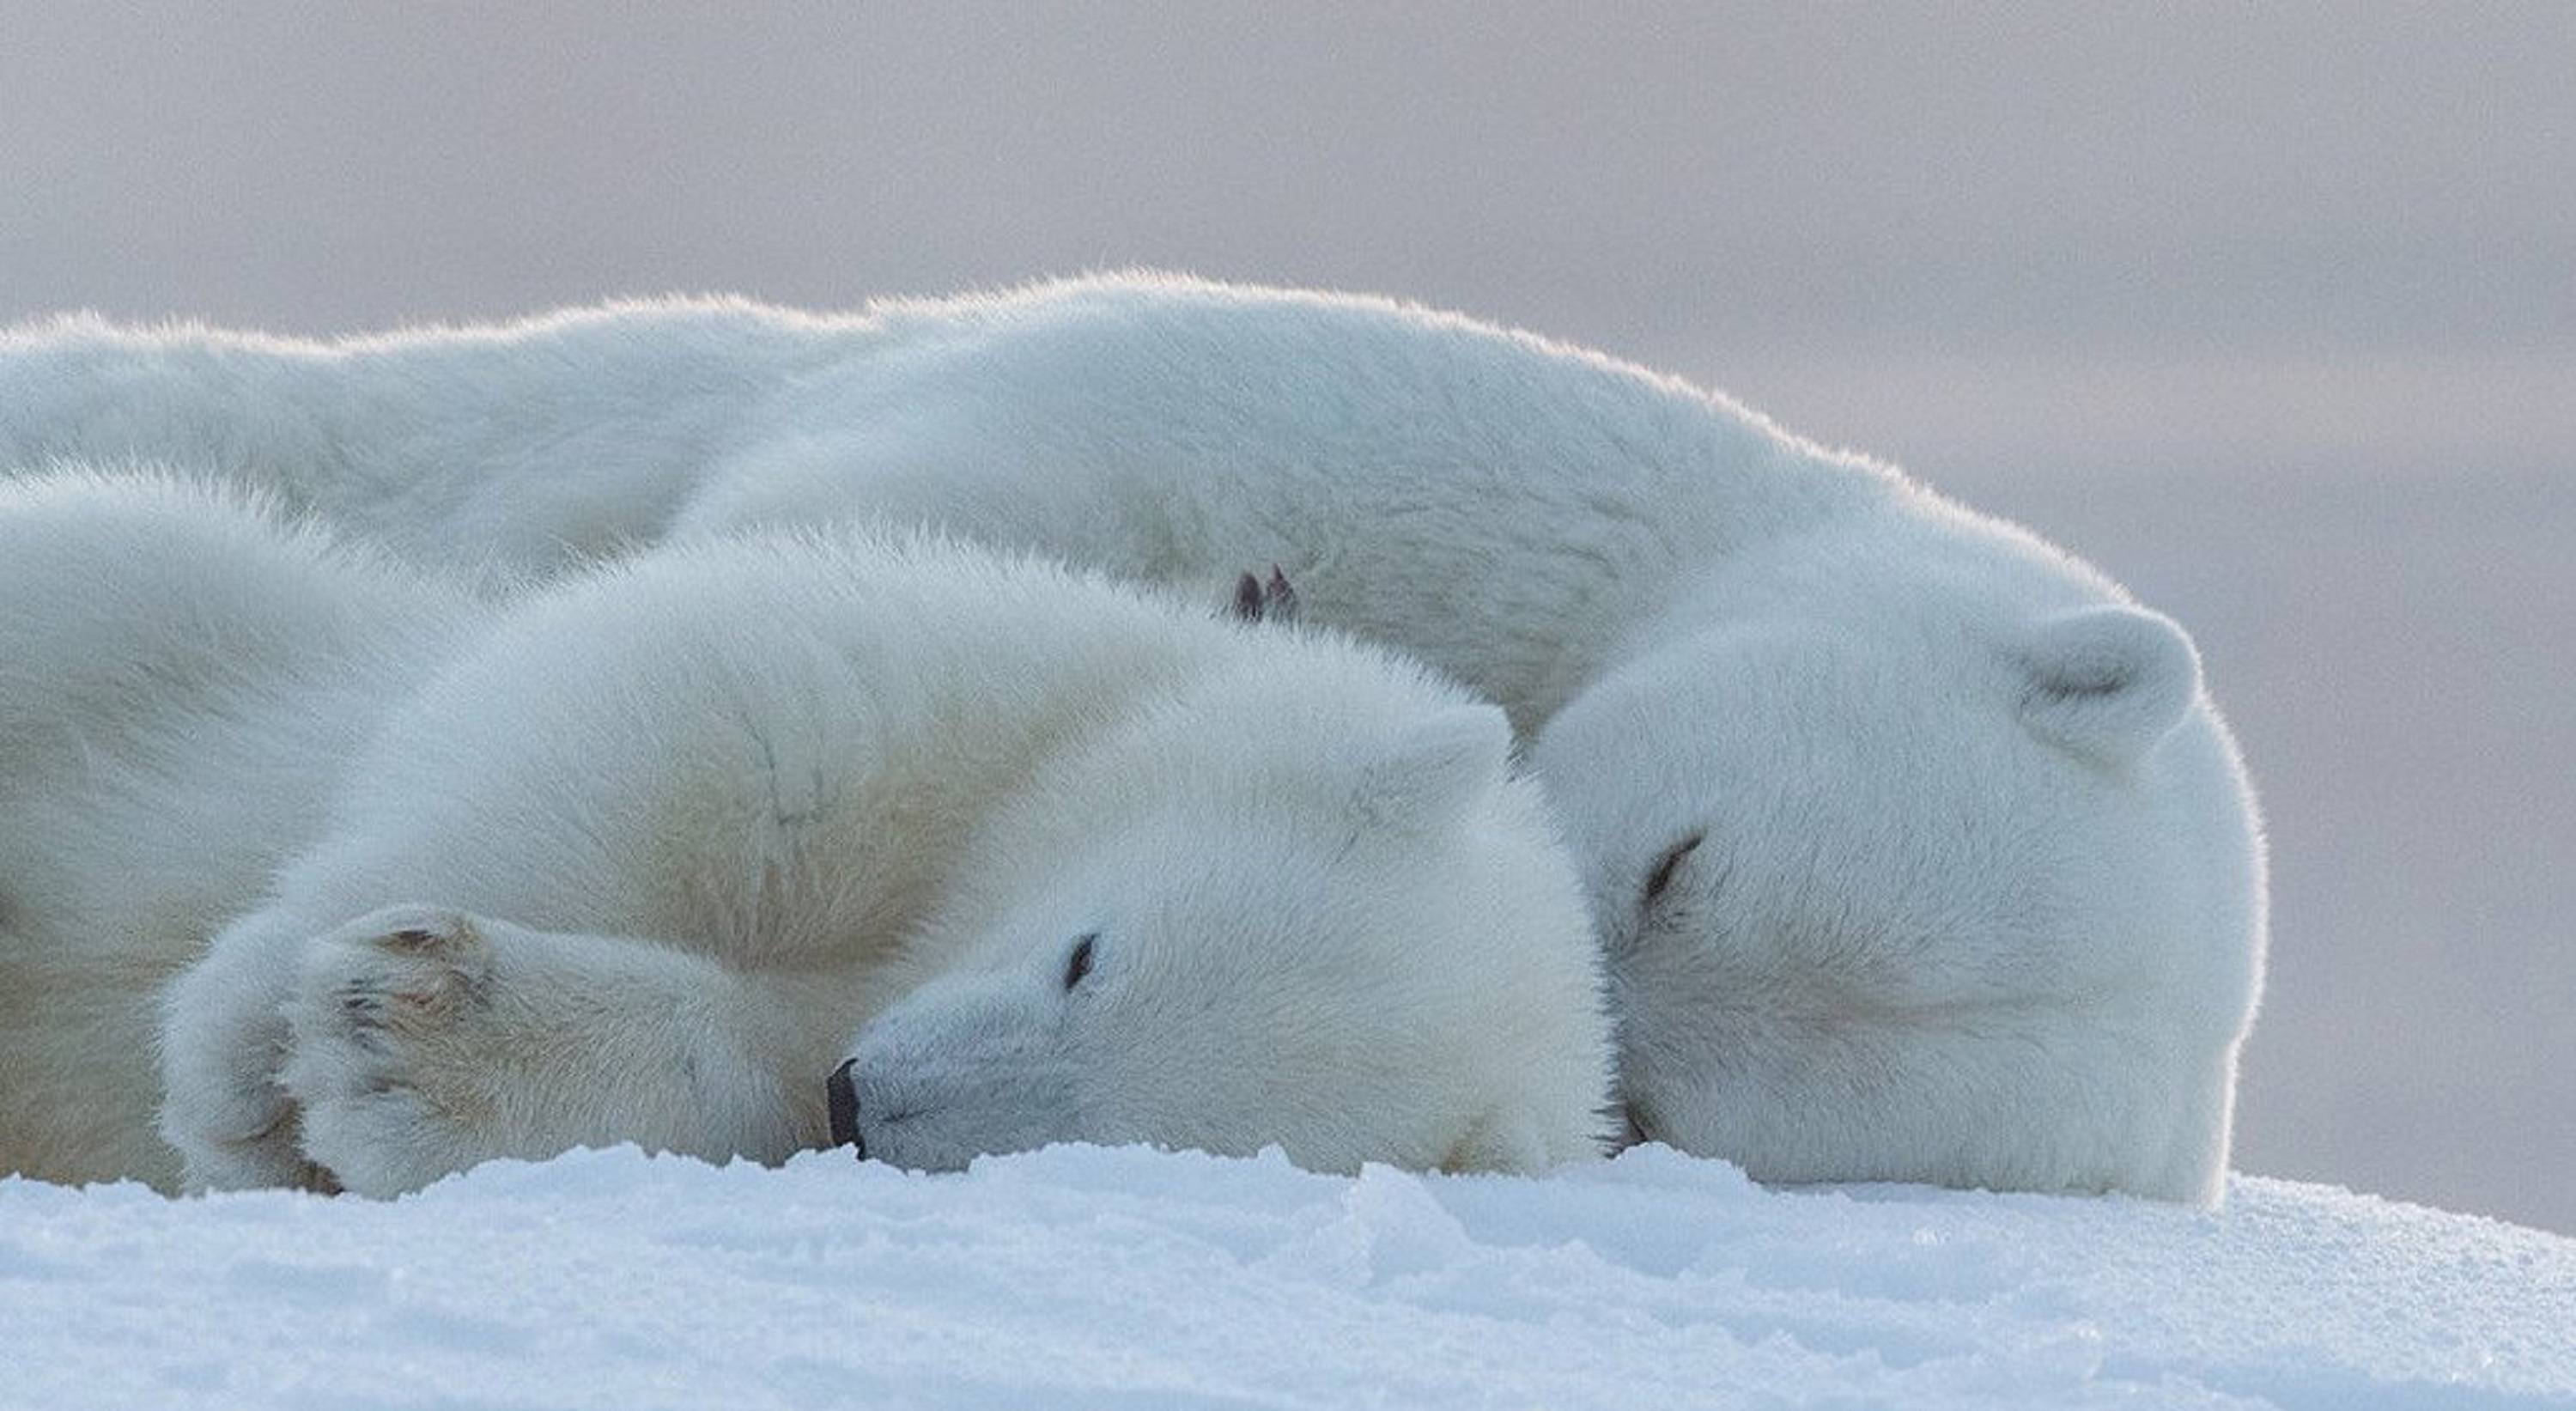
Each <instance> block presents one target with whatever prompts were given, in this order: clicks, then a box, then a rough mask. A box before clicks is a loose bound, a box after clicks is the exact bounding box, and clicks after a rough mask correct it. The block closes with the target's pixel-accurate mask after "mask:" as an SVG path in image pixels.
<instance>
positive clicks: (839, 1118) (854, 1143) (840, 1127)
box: [823, 1058, 868, 1161]
mask: <svg viewBox="0 0 2576 1411" xmlns="http://www.w3.org/2000/svg"><path fill="white" fill-rule="evenodd" d="M858 1066H859V1061H858V1060H857V1059H855V1058H851V1059H844V1060H842V1063H841V1066H840V1067H838V1068H835V1069H833V1070H832V1076H831V1077H829V1078H826V1079H824V1080H823V1098H824V1101H825V1103H826V1105H828V1106H829V1107H830V1109H831V1112H832V1145H834V1146H847V1147H856V1148H858V1153H859V1159H860V1160H862V1161H864V1160H866V1159H867V1156H868V1144H867V1143H866V1142H863V1141H861V1140H859V1085H858V1084H857V1083H855V1082H853V1081H851V1078H850V1070H851V1069H853V1068H856V1067H858Z"/></svg>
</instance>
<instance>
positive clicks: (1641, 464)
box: [0, 276, 2265, 1200]
mask: <svg viewBox="0 0 2576 1411" xmlns="http://www.w3.org/2000/svg"><path fill="white" fill-rule="evenodd" d="M55 457H79V458H97V457H137V458H145V459H154V460H165V461H171V462H176V463H180V464H189V465H201V466H203V465H211V466H213V467H215V468H217V469H218V470H219V471H220V472H221V473H223V474H225V475H228V476H230V477H234V478H237V479H240V480H243V481H247V482H250V483H255V484H258V485H261V486H265V487H268V488H270V489H272V490H274V491H275V492H277V493H279V494H280V495H282V496H284V497H285V498H287V499H288V500H289V501H291V502H292V503H295V504H298V505H302V506H308V507H311V508H314V509H316V510H318V511H320V512H322V513H324V514H327V515H329V516H330V517H332V518H334V519H336V520H338V521H340V522H341V523H344V524H346V525H349V526H351V527H353V528H355V529H357V530H359V531H361V532H364V533H366V534H370V535H373V536H375V537H376V538H378V539H380V540H382V541H384V542H386V543H388V544H391V545H393V546H395V547H396V548H397V549H399V550H401V551H403V552H406V553H409V554H412V555H415V556H418V557H419V558H421V559H423V560H426V561H431V562H437V563H441V564H449V565H454V564H460V563H461V564H483V565H487V566H490V567H492V568H495V569H498V570H524V569H535V570H540V571H542V570H547V569H552V568H556V567H559V566H561V565H564V564H568V563H571V562H574V561H576V560H578V559H581V558H584V557H586V556H590V555H597V554H602V553H608V552H613V551H615V550H616V549H617V548H618V547H620V546H621V545H624V544H627V543H631V542H641V541H653V540H658V539H662V538H666V537H687V536H694V535H703V534H708V533H714V532H719V531H725V530H730V529H734V528H739V527H741V526H745V525H754V524H776V523H809V522H814V521H818V520H832V519H841V518H865V517H882V518H886V519H891V520H895V521H899V522H907V523H921V524H936V525H941V526H945V527H946V528H948V529H949V530H951V531H952V532H956V533H960V534H964V535H967V536H970V537H972V538H975V539H977V540H980V541H984V542H988V543H992V544H997V545H1003V546H1009V547H1015V548H1027V549H1036V550H1042V551H1045V552H1048V553H1053V554H1057V555H1062V556H1064V557H1066V558H1069V559H1071V560H1073V561H1075V562H1079V563H1085V564H1090V565H1095V566H1098V567H1102V568H1105V569H1108V570H1110V571H1112V572H1115V573H1118V574H1121V575H1124V576H1127V577H1131V578H1138V579H1145V580H1151V581H1155V582H1162V583H1171V584H1186V585H1191V586H1192V588H1193V591H1196V592H1199V593H1201V594H1207V593H1216V592H1221V591H1222V590H1223V586H1224V584H1225V583H1226V582H1227V581H1229V580H1231V579H1232V578H1233V576H1234V575H1236V574H1237V573H1238V572H1240V571H1242V570H1246V569H1255V570H1263V569H1266V568H1267V567H1268V566H1270V565H1272V564H1278V565H1281V566H1284V567H1285V569H1286V570H1287V573H1288V575H1289V577H1290V579H1291V580H1292V581H1293V582H1294V585H1295V588H1296V591H1297V594H1298V597H1299V600H1300V603H1301V610H1302V611H1303V612H1304V613H1305V614H1306V615H1307V617H1308V618H1309V619H1310V620H1316V621H1321V622H1324V623H1327V624H1331V625H1334V626H1339V627H1343V628H1347V629H1351V630H1355V631H1357V632H1359V633H1362V634H1365V635H1367V636H1371V637H1374V638H1376V639H1379V640H1382V641H1386V642H1390V643H1394V644H1397V645H1400V646H1402V647H1404V648H1406V649H1408V650H1410V651H1412V652H1414V653H1416V654H1417V655H1419V656H1421V657H1422V658H1424V659H1426V660H1428V661H1430V662H1431V663H1433V664H1435V665H1437V666H1438V667H1440V668H1442V669H1443V670H1445V671H1447V672H1448V673H1450V674H1451V675H1453V676H1455V677H1457V678H1458V679H1459V680H1461V681H1463V682H1465V683H1467V684H1468V685H1470V686H1472V687H1474V688H1475V689H1477V690H1479V691H1481V692H1483V693H1485V694H1487V695H1488V696H1490V697H1492V698H1493V699H1495V700H1497V701H1499V702H1501V703H1502V704H1503V705H1504V707H1505V708H1506V709H1507V710H1508V711H1509V713H1510V715H1511V718H1512V720H1513V722H1514V724H1515V725H1516V726H1517V727H1518V728H1519V730H1520V731H1522V732H1523V734H1524V735H1525V737H1527V739H1528V741H1529V746H1530V755H1531V758H1532V760H1533V762H1534V763H1535V764H1536V766H1537V768H1538V770H1539V772H1540V774H1541V775H1542V777H1543V778H1544V779H1545V780H1546V781H1547V782H1548V783H1549V785H1550V788H1551V791H1552V792H1553V793H1554V794H1555V796H1556V798H1557V801H1558V803H1559V805H1560V807H1561V808H1562V810H1563V811H1564V813H1565V815H1566V818H1567V820H1568V824H1569V827H1570V830H1571V834H1572V838H1573V841H1574V843H1575V846H1576V850H1577V852H1578V854H1579V856H1580V860H1581V862H1582V866H1583V869H1584V873H1585V877H1586V881H1587V886H1588V890H1589V893H1590V895H1591V898H1592V901H1593V904H1594V907H1595V912H1596V921H1597V923H1598V924H1599V926H1600V928H1601V930H1602V932H1603V935H1604V940H1605V944H1606V947H1607V953H1608V957H1609V966H1610V974H1611V978H1612V985H1613V997H1614V1002H1615V1004H1616V1007H1617V1010H1618V1012H1619V1015H1620V1018H1621V1021H1622V1028H1621V1064H1620V1068H1621V1086H1622V1091H1623V1094H1624V1096H1625V1098H1626V1099H1627V1101H1628V1103H1629V1106H1630V1111H1631V1113H1632V1115H1633V1117H1634V1120H1635V1123H1636V1125H1637V1127H1638V1128H1639V1129H1640V1130H1642V1131H1643V1132H1644V1133H1645V1134H1647V1135H1650V1136H1654V1137H1659V1138H1663V1139H1666V1140H1669V1141H1671V1142H1673V1143H1674V1144H1676V1145H1679V1146H1681V1147H1684V1148H1686V1149H1688V1150H1691V1151H1696V1152H1701V1153H1706V1154H1715V1155H1722V1156H1726V1157H1730V1158H1732V1159H1734V1160H1736V1161H1739V1162H1741V1163H1742V1164H1743V1165H1744V1166H1745V1167H1746V1169H1747V1170H1749V1171H1750V1172H1751V1173H1752V1174H1754V1175H1755V1176H1757V1177H1761V1178H1765V1179H1779V1180H1811V1179H1895V1180H1922V1181H1933V1182H1941V1183H1947V1184H1954V1185H1983V1186H1994V1187H2008V1188H2025V1189H2043V1190H2057V1189H2075V1190H2092V1189H2122V1190H2128V1191H2134V1192H2139V1193H2144V1194H2149V1195H2155V1196H2163V1197H2169V1198H2177V1199H2200V1200H2207V1199H2212V1198H2214V1197H2215V1196H2216V1194H2217V1192H2218V1190H2219V1182H2220V1177H2221V1174H2222V1172H2223V1170H2224V1167H2225V1162H2226V1154H2227V1147H2228V1134H2229V1124H2230V1111H2231V1105H2232V1100H2233V1092H2234V1082H2235V1068H2236V1059H2237V1053H2238V1049H2239V1046H2240V1044H2241V1042H2242V1040H2243V1038H2244V1035H2245V1033H2246V1031H2247V1028H2248V1026H2249V1024H2250V1023H2251V1019H2252V1013H2253V1008H2254V1002H2255V998H2256V994H2257V992H2258V989H2259V985H2260V977H2261V971H2262V964H2263V948H2264V941H2265V919H2264V902H2263V873H2262V859H2261V854H2260V847H2259V841H2258V838H2257V834H2256V826H2255V820H2254V813H2253V804H2252V799H2251V795H2250V793H2249V791H2248V788H2247V785H2246V783H2245V780H2244V777H2243V774H2242V771H2241V769H2240V768H2239V766H2238V763H2237V759H2236V756H2235V751H2234V748H2233V745H2232V744H2231V742H2230V740H2229V739H2228V736H2227V734H2226V732H2225V729H2224V727H2223V726H2222V724H2221V723H2220V720H2219V718H2218V716H2217V714H2216V713H2215V711H2214V710H2213V709H2212V707H2211V705H2210V702H2209V700H2208V699H2207V697H2206V695H2205V694H2204V692H2203V690H2202V684H2201V680H2200V673H2199V666H2198V662H2197V658H2196V656H2195V654H2194V652H2193V649H2192V647H2191V645H2190V643H2189V641H2188V640H2187V639H2186V638H2185V637H2184V635H2183V634H2182V632H2181V631H2180V630H2179V629H2177V628H2176V627H2175V626H2174V625H2173V624H2172V623H2171V622H2169V621H2167V620H2166V619H2164V618H2162V617H2159V616H2156V615H2154V614H2152V613H2149V612H2146V611H2144V610H2141V609H2140V608H2138V607H2136V606H2134V605H2133V604H2132V603H2131V602H2130V601H2129V599H2128V598H2127V596H2126V595H2125V594H2124V593H2123V592H2122V591H2121V590H2120V589H2119V588H2118V587H2117V586H2115V585H2114V584H2112V583H2111V582H2109V581H2108V580H2106V579H2105V578H2103V577H2102V576H2101V575H2099V574H2098V573H2095V572H2094V571H2092V570H2091V569H2089V568H2087V567H2085V566H2084V565H2082V564H2080V563H2078V562H2076V561H2074V560H2072V559H2070V558H2068V557H2067V556H2065V555H2063V554H2061V553H2058V552H2056V551H2054V550H2053V549H2051V548H2049V547H2048V546H2046V545H2044V544H2042V543H2040V542H2038V541H2036V540H2035V539H2033V538H2031V537H2030V536H2028V535H2026V534H2023V533H2021V532H2019V531H2017V530H2015V529H2013V528H2010V527H2008V526H2005V525H2002V524H1999V523H1996V522H1994V521H1991V520H1987V519H1984V518H1981V517H1979V516H1977V515H1974V514H1972V513H1970V512H1968V511H1966V510H1964V509H1961V508H1959V507H1958V506H1956V505H1953V504H1951V503H1949V502H1947V501H1944V500H1942V499H1940V498H1939V497H1937V496H1935V495H1933V494H1931V493H1929V492H1927V491H1925V490H1923V489H1921V488H1919V487H1917V486H1915V485H1913V484H1911V483H1910V482H1908V481H1906V480H1905V479H1904V478H1903V477H1901V476H1899V475H1897V474H1896V473H1894V472H1893V471H1890V470H1888V469H1886V468H1884V467H1880V466H1877V465H1874V464H1871V463H1868V462H1866V461H1863V460H1860V459H1857V458H1853V457H1849V456H1842V455H1836V454H1831V453H1827V452H1825V451H1823V450H1820V449H1819V448H1817V447H1815V446H1813V445H1810V444H1808V443H1806V442H1803V441H1799V440H1797V439H1794V438H1792V437H1790V436H1787V435H1785V434H1783V433H1782V432H1780V431H1779V430H1778V429H1776V428H1775V427H1773V426H1772V425H1770V424H1769V423H1768V422H1766V421H1764V420H1762V419H1761V418H1759V417H1757V416H1754V415H1752V414H1750V413H1748V412H1746V411H1744V410H1743V409H1742V408H1739V407H1737V406H1735V405H1734V404H1732V403H1730V402H1727V401H1725V400H1723V399H1721V398H1717V397H1713V396H1710V395H1708V394H1706V393H1704V392H1701V391H1698V390H1695V389H1693V388H1691V387H1688V386H1685V385H1683V384H1681V383H1679V382H1676V381H1674V380H1672V379H1669V378H1664V377H1659V376H1656V375H1653V374H1651V373H1648V372H1645V371H1643V370H1640V369H1638V368H1634V367H1631V366H1627V365H1624V364H1620V363H1617V362H1614V361H1612V360H1610V359H1607V358H1604V357H1601V356H1598V355H1595V354H1591V353H1587V352H1583V351H1580V350H1577V349H1571V348H1567V347H1563V346H1560V345H1557V344H1554V343H1550V342H1547V341H1544V340H1542V339H1539V338H1535V337H1531V336H1528V335H1525V334H1519V333H1512V332H1506V331H1502V330H1498V329H1495V328H1492V327H1488V326H1486V325H1482V324H1478V323H1474V322H1471V321H1468V320H1465V319H1461V318H1456V317H1451V316H1446V315H1441V314H1436V313H1431V312H1426V311H1424V310H1421V309H1417V308H1412V307H1407V306H1401V305H1397V304H1392V303H1387V302H1383V301H1378V300H1371V299H1361V298H1349V297H1341V296H1333V295H1322V294H1311V293H1295V292H1286V291H1278V290H1267V289H1245V288H1229V287H1224V286H1218V285H1211V284H1205V283H1199V282H1195V281H1191V280H1186V279H1177V278H1165V277H1154V276H1121V277H1111V278H1101V279H1093V280H1085V281H1078V282H1073V283H1062V284H1049V285H1043V286H1039V287H1035V288H1031V289H1027V290H1024V291H1020V292H1017V293H1012V294H1007V295H1002V296H998V297H990V298H968V299H959V300H953V301H944V302H905V303H886V304H880V305H876V306H873V307H872V308H870V309H869V310H867V311H866V312H864V313H862V314H860V315H857V316H854V317H847V318H816V317H809V316H805V315H800V314H794V313H787V312H781V311H777V310H772V309H766V308H760V307H756V306H752V305H748V304H742V303H726V302H718V303H670V304H651V305H635V306H624V307H615V308H608V309H602V310H596V311H589V312H580V313H570V314H564V315H559V316H555V317H551V318H545V319H540V320H536V321H533V322H528V323H523V324H516V325H510V326H506V327H496V328H474V329H461V330H434V331H426V332H419V333H407V334H402V335H397V336H392V337H386V338H380V339H368V340H362V341H358V342H351V343H346V344H340V345H332V346H316V345H309V344H299V343H286V342H280V341H276V340H271V339H265V338H257V337H243V336H236V335H227V334H218V333H208V332H203V331H198V330H186V329H181V330H165V331H156V332H139V331H124V330H118V329H114V328H109V327H105V326H102V325H99V324H96V323H94V322H84V321H78V320H74V321H69V322H65V323H60V324H57V325H52V326H47V327H38V328H31V329H27V330H24V331H22V332H20V333H18V334H16V335H15V336H14V337H12V338H11V339H9V340H8V341H7V342H6V345H5V347H0V458H5V459H6V460H12V461H15V462H16V463H19V464H22V465H35V464H41V463H44V462H46V461H47V460H49V459H50V458H55Z"/></svg>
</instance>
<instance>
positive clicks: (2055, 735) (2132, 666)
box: [2020, 606, 2200, 764]
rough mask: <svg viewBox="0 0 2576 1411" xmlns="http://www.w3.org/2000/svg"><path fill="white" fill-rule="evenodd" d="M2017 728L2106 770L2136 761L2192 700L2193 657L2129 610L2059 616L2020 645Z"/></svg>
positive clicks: (2173, 635) (2161, 623)
mask: <svg viewBox="0 0 2576 1411" xmlns="http://www.w3.org/2000/svg"><path fill="white" fill-rule="evenodd" d="M2020 660H2021V664H2022V666H2023V668H2024V670H2026V671H2027V672H2028V674H2029V680H2028V685H2027V687H2026V689H2025V690H2024V692H2023V694H2022V701H2021V717H2022V721H2023V723H2025V724H2027V725H2028V726H2029V727H2030V728H2031V730H2032V731H2033V732H2034V733H2036V734H2037V735H2038V736H2039V737H2040V738H2042V739H2044V740H2049V741H2052V742H2054V743H2056V744H2059V745H2062V746H2064V747H2066V748H2067V749H2070V750H2075V751H2077V752H2079V753H2082V754H2088V755H2091V756H2093V757H2094V758H2096V759H2100V760H2102V761H2104V762H2106V763H2111V764H2127V763H2131V762H2133V761H2135V760H2138V759H2141V758H2143V757H2144V756H2145V755H2146V753H2147V751H2149V750H2151V749H2154V748H2155V747H2156V745H2157V744H2158V743H2159V742H2160V741H2162V740H2163V739H2164V737H2165V736H2167V735H2169V734H2171V733H2173V728H2174V727H2175V726H2177V725H2180V724H2181V723H2182V718H2183V715H2184V713H2185V712H2187V711H2189V710H2190V709H2191V703H2192V702H2193V700H2195V699H2197V698H2198V697H2199V695H2200V655H2199V653H2197V652H2195V651H2193V650H2192V645H2191V638H2189V637H2187V636H2185V635H2183V630H2182V629H2181V628H2180V627H2178V626H2176V625H2174V622H2173V620H2172V619H2171V618H2167V617H2163V616H2160V615H2158V614H2156V613H2152V612H2148V611H2147V610H2146V609H2144V608H2134V607H2119V606H2113V607H2094V608H2083V609H2080V610H2078V611H2075V612H2069V613H2061V614H2059V615H2058V616H2055V617H2051V618H2048V619H2045V620H2044V621H2042V622H2040V623H2039V624H2038V626H2037V627H2035V628H2033V629H2032V631H2031V634H2030V637H2029V639H2028V640H2027V641H2025V642H2024V643H2023V644H2022V649H2021V653H2020Z"/></svg>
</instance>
